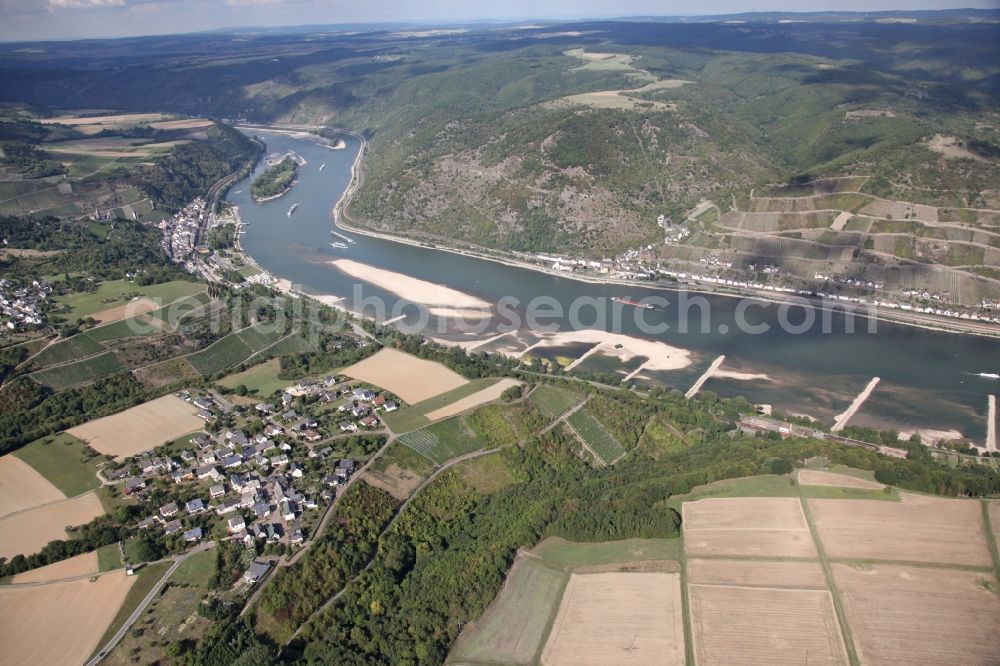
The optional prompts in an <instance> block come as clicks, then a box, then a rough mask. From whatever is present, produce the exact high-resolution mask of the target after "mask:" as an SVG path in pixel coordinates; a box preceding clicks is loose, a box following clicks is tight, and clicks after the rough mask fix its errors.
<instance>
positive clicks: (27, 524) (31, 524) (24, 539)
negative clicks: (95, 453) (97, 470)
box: [0, 493, 104, 559]
mask: <svg viewBox="0 0 1000 666" xmlns="http://www.w3.org/2000/svg"><path fill="white" fill-rule="evenodd" d="M101 515H104V506H103V505H102V504H101V500H100V499H98V497H97V494H96V493H87V494H85V495H80V496H79V497H74V498H73V499H65V500H61V501H58V502H52V503H51V504H46V505H44V506H39V507H36V508H34V509H28V510H26V511H22V512H20V513H15V514H14V515H12V516H7V517H6V518H3V519H0V533H2V534H3V540H2V541H0V557H6V558H7V559H10V558H12V557H14V556H15V555H31V554H32V553H37V552H38V551H39V550H41V549H42V547H43V546H45V545H46V544H47V543H48V542H50V541H53V540H57V539H65V538H66V537H67V536H68V535H67V533H66V527H69V526H77V525H85V524H86V523H89V522H90V521H91V520H93V519H94V518H97V517H98V516H101Z"/></svg>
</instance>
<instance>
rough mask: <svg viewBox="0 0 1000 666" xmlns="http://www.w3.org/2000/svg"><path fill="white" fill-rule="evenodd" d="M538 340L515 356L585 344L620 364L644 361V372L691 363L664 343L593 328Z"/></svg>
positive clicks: (687, 354)
mask: <svg viewBox="0 0 1000 666" xmlns="http://www.w3.org/2000/svg"><path fill="white" fill-rule="evenodd" d="M535 335H537V336H539V337H541V339H540V340H539V341H538V342H536V343H535V344H533V345H531V346H530V347H528V348H527V349H525V350H524V351H522V352H521V353H520V354H519V356H524V354H526V353H528V352H529V351H531V350H532V349H536V348H538V347H560V346H563V345H570V344H577V343H581V342H582V343H589V344H595V345H596V344H600V345H601V351H602V352H604V353H607V354H609V355H611V356H616V357H617V358H618V359H619V360H621V361H623V362H628V361H630V360H632V359H633V358H636V357H641V358H646V359H649V360H647V361H646V362H645V363H644V364H643V365H644V366H645V368H644V369H646V370H681V369H683V368H686V367H688V366H689V365H691V363H692V358H691V352H689V351H688V350H687V349H682V348H680V347H672V346H671V345H668V344H666V343H664V342H657V341H655V340H644V339H642V338H633V337H632V336H629V335H622V334H621V333H609V332H607V331H601V330H598V329H594V328H587V329H583V330H581V331H559V332H557V333H536V334H535Z"/></svg>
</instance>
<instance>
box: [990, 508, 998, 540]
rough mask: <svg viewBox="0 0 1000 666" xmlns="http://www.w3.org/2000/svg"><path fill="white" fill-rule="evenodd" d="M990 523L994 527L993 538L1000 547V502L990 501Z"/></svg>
mask: <svg viewBox="0 0 1000 666" xmlns="http://www.w3.org/2000/svg"><path fill="white" fill-rule="evenodd" d="M990 525H991V526H992V527H993V538H994V539H995V540H996V543H997V546H998V547H1000V502H998V501H993V502H990Z"/></svg>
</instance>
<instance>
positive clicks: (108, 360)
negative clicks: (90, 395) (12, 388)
mask: <svg viewBox="0 0 1000 666" xmlns="http://www.w3.org/2000/svg"><path fill="white" fill-rule="evenodd" d="M124 369H125V368H124V366H122V364H121V363H120V362H119V361H118V359H117V358H116V357H115V355H114V354H112V353H111V352H106V353H104V354H99V355H97V356H92V357H90V358H88V359H84V360H82V361H77V362H76V363H68V364H66V365H60V366H56V367H54V368H46V369H44V370H39V371H38V372H34V373H32V374H31V375H30V377H31V378H32V379H34V380H35V381H36V382H38V383H39V384H44V385H45V386H48V387H49V388H51V389H53V390H55V391H62V390H63V389H68V388H73V387H74V386H81V385H83V384H87V383H90V382H92V381H95V380H97V379H100V378H101V377H107V376H108V375H113V374H115V373H116V372H121V371H122V370H124Z"/></svg>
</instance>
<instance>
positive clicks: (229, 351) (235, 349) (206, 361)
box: [187, 333, 253, 376]
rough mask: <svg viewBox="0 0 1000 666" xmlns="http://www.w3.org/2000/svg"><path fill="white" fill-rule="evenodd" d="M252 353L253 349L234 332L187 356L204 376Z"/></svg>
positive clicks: (223, 368)
mask: <svg viewBox="0 0 1000 666" xmlns="http://www.w3.org/2000/svg"><path fill="white" fill-rule="evenodd" d="M251 354H253V350H252V349H250V347H249V346H248V345H247V343H245V342H243V339H242V338H240V337H239V336H238V335H237V334H235V333H230V334H229V335H227V336H225V337H224V338H222V339H220V340H217V341H215V342H213V343H212V344H211V345H209V346H208V347H206V348H205V349H202V350H201V351H199V352H195V353H194V354H191V355H190V356H188V357H187V360H188V362H189V363H190V364H191V365H192V366H193V367H194V369H195V370H197V371H198V372H200V373H201V374H202V375H204V376H210V375H214V374H215V373H217V372H222V371H223V370H225V369H226V368H231V367H232V366H234V365H236V364H237V363H239V362H240V361H242V360H244V359H245V358H247V357H248V356H250V355H251Z"/></svg>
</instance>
